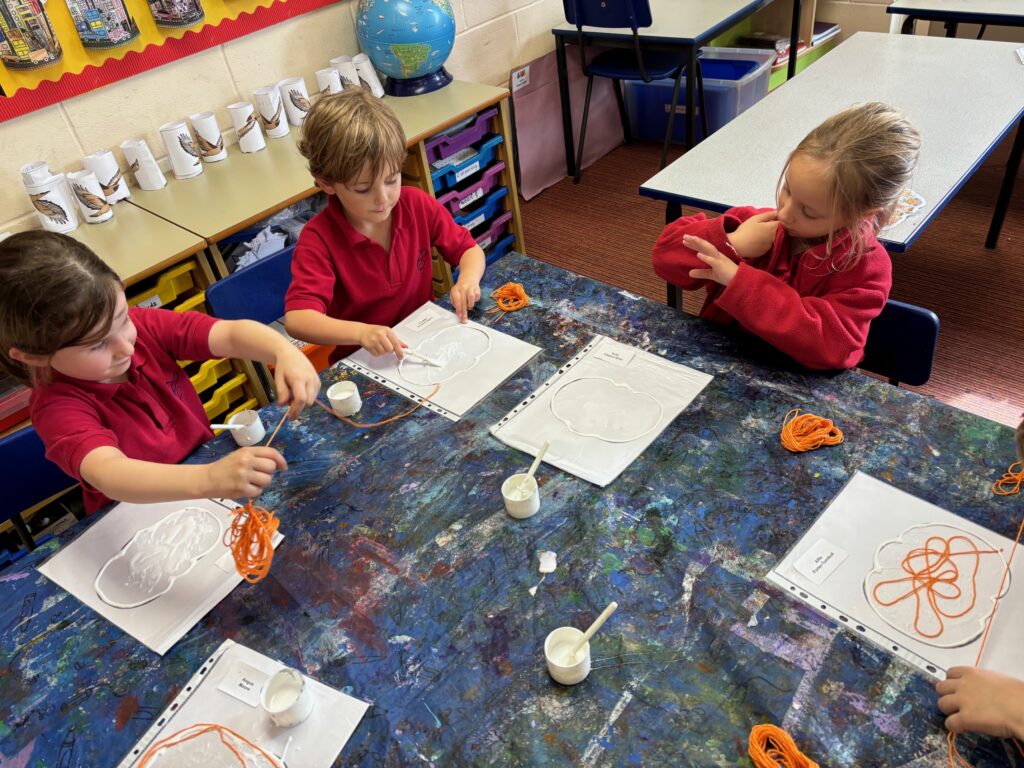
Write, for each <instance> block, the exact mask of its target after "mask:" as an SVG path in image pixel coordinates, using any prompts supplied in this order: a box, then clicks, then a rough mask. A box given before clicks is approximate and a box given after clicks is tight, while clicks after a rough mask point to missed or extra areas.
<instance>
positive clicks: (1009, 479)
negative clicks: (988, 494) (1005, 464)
mask: <svg viewBox="0 0 1024 768" xmlns="http://www.w3.org/2000/svg"><path fill="white" fill-rule="evenodd" d="M1022 485H1024V461H1015V462H1013V464H1011V465H1010V468H1009V469H1007V470H1006V474H1005V475H1003V476H1002V477H1001V478H999V479H998V480H996V481H995V482H994V483H992V493H994V494H995V495H996V496H1012V495H1013V494H1015V493H1020V488H1021V486H1022Z"/></svg>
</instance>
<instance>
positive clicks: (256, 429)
mask: <svg viewBox="0 0 1024 768" xmlns="http://www.w3.org/2000/svg"><path fill="white" fill-rule="evenodd" d="M228 424H241V425H243V429H232V430H231V436H232V437H233V438H235V442H236V443H238V444H239V445H240V446H242V447H243V448H245V447H246V446H249V445H256V443H258V442H259V441H260V440H262V439H263V436H264V435H265V434H267V431H266V429H264V427H263V422H262V421H260V415H259V414H258V413H256V411H239V412H238V413H236V414H235V415H234V416H232V417H231V418H230V419H228Z"/></svg>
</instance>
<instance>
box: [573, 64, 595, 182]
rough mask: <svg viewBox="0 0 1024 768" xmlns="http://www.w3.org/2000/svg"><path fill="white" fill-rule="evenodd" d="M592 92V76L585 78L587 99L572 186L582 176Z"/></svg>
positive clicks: (584, 102) (584, 105) (584, 101)
mask: <svg viewBox="0 0 1024 768" xmlns="http://www.w3.org/2000/svg"><path fill="white" fill-rule="evenodd" d="M593 90H594V76H593V75H590V77H588V78H587V98H586V99H584V100H583V121H582V122H581V123H580V142H579V146H578V147H576V175H575V176H573V178H572V183H573V184H579V183H580V176H581V175H582V174H583V143H584V142H585V141H586V139H587V117H589V115H590V94H591V93H593Z"/></svg>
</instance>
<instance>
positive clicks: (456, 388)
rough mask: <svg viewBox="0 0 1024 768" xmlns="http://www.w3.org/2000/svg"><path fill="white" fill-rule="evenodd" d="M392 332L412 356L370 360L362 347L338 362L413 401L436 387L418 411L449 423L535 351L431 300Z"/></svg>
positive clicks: (537, 349) (501, 381) (456, 419)
mask: <svg viewBox="0 0 1024 768" xmlns="http://www.w3.org/2000/svg"><path fill="white" fill-rule="evenodd" d="M393 330H394V332H395V335H397V336H398V338H399V339H401V340H402V341H403V342H405V343H406V344H407V345H408V348H409V351H410V352H411V353H412V354H409V355H406V357H405V358H404V359H403V360H402V361H401V362H399V361H398V359H397V358H396V357H395V356H394V355H391V354H388V355H381V356H379V357H374V356H373V355H371V354H370V353H369V352H367V351H366V350H365V349H359V350H357V351H355V352H353V353H352V354H351V355H349V356H348V357H346V358H345V359H344V360H342V361H341V362H342V363H344V364H345V365H346V366H348V367H349V368H351V369H352V370H354V371H359V373H362V374H364V375H365V376H369V377H370V378H371V379H373V380H374V381H377V382H379V383H381V384H383V385H384V386H386V387H388V389H391V390H393V391H395V392H397V393H398V394H400V395H402V396H403V397H407V398H409V399H410V400H412V401H414V402H417V403H422V402H423V400H424V398H426V397H428V396H429V395H430V394H431V393H432V392H433V391H434V389H435V388H437V392H436V393H435V394H434V396H433V397H431V398H430V400H429V401H428V402H426V403H424V406H423V407H424V408H429V409H430V410H431V411H433V412H434V413H439V414H441V415H442V416H444V417H445V418H446V419H450V420H451V421H458V420H459V419H461V418H462V417H463V416H465V415H466V413H468V412H469V410H470V409H471V408H472V407H473V406H474V405H476V404H477V403H479V402H480V401H481V400H483V399H484V398H485V397H486V396H487V395H488V394H490V393H491V392H492V391H494V390H495V389H497V388H498V387H500V386H501V385H502V384H503V383H504V382H505V380H506V379H508V378H509V376H511V375H512V374H513V373H515V372H516V371H518V370H519V369H520V368H522V367H523V366H524V365H526V364H527V363H528V362H529V361H530V360H531V359H532V358H533V356H534V355H536V354H537V353H538V352H540V347H535V346H534V345H533V344H528V343H526V342H525V341H520V340H519V339H517V338H514V337H512V336H508V335H507V334H504V333H501V331H496V330H494V329H493V328H489V327H487V326H486V325H480V324H479V323H474V322H473V321H469V322H468V323H460V322H459V318H458V317H457V316H456V315H455V314H454V313H453V312H449V311H448V310H446V309H442V308H441V307H439V306H437V305H436V304H434V303H433V302H427V303H426V304H424V305H423V306H422V307H420V308H419V309H417V310H416V311H415V312H413V313H412V314H411V315H409V316H408V317H407V318H405V319H404V320H403V321H402V322H400V323H399V324H398V325H396V326H395V327H394V329H393ZM414 355H419V356H421V357H414ZM422 358H427V359H429V360H430V361H432V362H434V363H436V365H432V364H431V363H430V362H427V361H425V360H424V359H422Z"/></svg>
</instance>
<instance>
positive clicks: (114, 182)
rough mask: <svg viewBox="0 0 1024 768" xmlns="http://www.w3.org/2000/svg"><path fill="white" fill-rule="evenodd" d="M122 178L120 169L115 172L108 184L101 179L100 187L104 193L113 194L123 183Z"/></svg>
mask: <svg viewBox="0 0 1024 768" xmlns="http://www.w3.org/2000/svg"><path fill="white" fill-rule="evenodd" d="M121 178H122V176H121V171H120V170H119V171H118V172H117V173H115V174H114V176H113V177H112V178H111V179H110V181H108V182H107V183H106V184H104V183H103V182H102V181H101V182H100V189H102V190H103V194H104V195H112V194H114V193H115V192H117V187H118V185H119V184H120V183H121Z"/></svg>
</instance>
